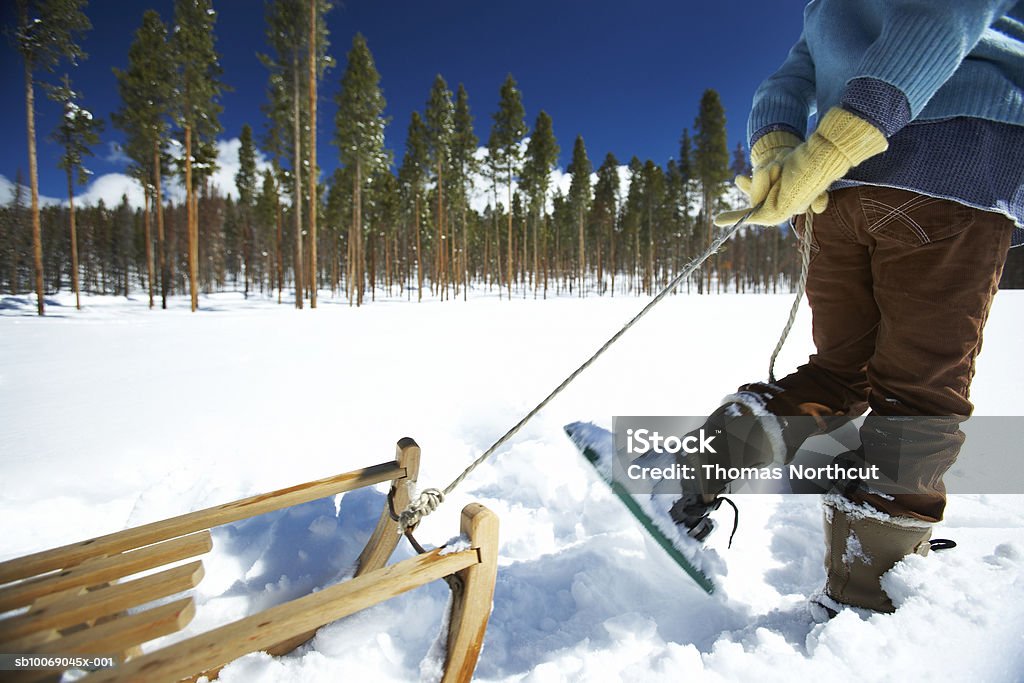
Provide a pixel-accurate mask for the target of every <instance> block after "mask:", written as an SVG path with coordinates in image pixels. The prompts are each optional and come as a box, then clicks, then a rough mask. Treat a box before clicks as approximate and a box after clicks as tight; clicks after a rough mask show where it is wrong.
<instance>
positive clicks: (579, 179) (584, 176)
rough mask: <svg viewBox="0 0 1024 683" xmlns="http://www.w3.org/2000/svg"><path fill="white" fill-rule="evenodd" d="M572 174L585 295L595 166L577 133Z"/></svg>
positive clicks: (581, 286)
mask: <svg viewBox="0 0 1024 683" xmlns="http://www.w3.org/2000/svg"><path fill="white" fill-rule="evenodd" d="M566 170H568V172H569V173H570V174H572V184H571V185H569V197H568V199H569V205H570V206H571V207H572V210H573V213H574V214H575V216H576V222H577V227H578V230H579V231H578V242H577V244H578V246H579V261H578V262H577V264H576V266H577V267H576V272H577V274H578V276H579V295H580V296H583V295H584V292H585V289H586V274H587V255H586V233H585V228H586V215H587V212H588V211H589V210H590V198H591V187H590V172H591V171H592V170H593V167H592V166H591V165H590V159H589V158H587V147H586V145H584V144H583V136H582V135H577V136H576V142H575V143H573V147H572V162H571V163H570V164H569V168H568V169H566Z"/></svg>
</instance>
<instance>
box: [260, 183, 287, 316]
mask: <svg viewBox="0 0 1024 683" xmlns="http://www.w3.org/2000/svg"><path fill="white" fill-rule="evenodd" d="M279 203H280V196H279V194H278V189H277V178H276V176H275V175H274V171H273V170H272V169H269V168H267V169H264V171H263V176H262V183H261V185H260V193H259V196H258V197H257V198H256V208H255V214H256V217H257V225H258V226H259V231H260V239H259V243H260V244H262V245H263V252H262V253H261V256H262V257H263V265H262V269H263V275H264V278H266V279H268V280H269V282H268V285H269V287H270V288H271V289H273V287H274V282H275V281H276V277H277V272H278V271H277V265H278V260H277V259H278V251H277V249H276V248H275V249H274V251H273V252H271V251H267V250H268V249H269V248H270V247H269V245H270V244H276V237H277V225H278V223H277V216H278V208H279ZM260 282H261V284H260V289H261V290H262V287H263V285H262V282H263V280H262V279H261V281H260ZM278 292H279V293H280V289H278ZM278 303H281V302H280V300H278Z"/></svg>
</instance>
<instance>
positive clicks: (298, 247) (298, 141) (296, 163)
mask: <svg viewBox="0 0 1024 683" xmlns="http://www.w3.org/2000/svg"><path fill="white" fill-rule="evenodd" d="M292 82H293V83H294V92H293V97H292V141H293V143H294V144H293V148H294V155H293V163H292V175H294V176H295V178H294V181H295V194H294V195H293V196H292V197H293V199H292V211H293V212H294V213H295V308H302V283H303V282H304V280H303V274H302V265H303V264H302V135H301V126H300V125H299V124H300V123H301V122H300V121H299V58H298V56H293V57H292Z"/></svg>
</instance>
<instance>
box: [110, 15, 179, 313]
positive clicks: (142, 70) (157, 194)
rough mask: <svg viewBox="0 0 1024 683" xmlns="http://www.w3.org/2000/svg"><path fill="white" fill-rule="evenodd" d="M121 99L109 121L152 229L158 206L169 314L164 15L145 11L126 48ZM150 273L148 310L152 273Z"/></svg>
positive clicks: (168, 69) (168, 74) (168, 78)
mask: <svg viewBox="0 0 1024 683" xmlns="http://www.w3.org/2000/svg"><path fill="white" fill-rule="evenodd" d="M114 75H115V76H116V77H117V82H118V89H119V91H120V94H121V109H120V110H118V111H117V112H115V113H114V114H113V115H112V116H111V119H112V121H113V123H114V125H115V126H117V127H118V128H120V129H121V130H123V131H124V132H125V135H126V137H127V141H126V143H125V144H124V146H123V147H124V150H125V152H126V153H127V155H128V157H129V158H131V160H132V165H131V167H130V168H129V173H130V174H131V175H132V176H133V177H134V178H136V179H137V180H138V181H139V183H141V184H142V188H143V193H144V194H145V196H146V208H145V223H146V226H147V231H148V226H149V205H150V199H151V198H152V199H154V200H155V204H156V225H157V259H156V260H157V266H158V268H157V269H158V270H159V272H160V294H161V300H162V307H163V308H167V294H168V287H169V285H170V283H169V279H170V278H169V274H168V270H167V255H166V253H165V252H166V246H165V239H164V211H163V187H162V181H161V172H162V170H163V168H162V167H163V165H164V163H165V161H164V154H163V151H162V148H163V146H164V144H165V142H166V136H167V123H166V121H165V118H164V117H165V115H166V114H167V111H168V108H169V107H170V98H171V93H170V88H171V86H172V81H173V68H172V64H171V60H170V57H169V55H168V45H167V29H166V28H165V26H164V24H163V22H162V21H161V20H160V15H159V14H157V13H156V12H155V11H153V10H147V11H146V13H145V14H143V15H142V25H141V26H140V27H139V29H138V31H136V33H135V40H134V41H132V44H131V47H129V48H128V68H127V69H126V70H124V71H122V70H120V69H114ZM151 242H152V241H151V239H149V238H148V237H147V239H146V244H147V264H148V262H149V261H151V260H152V243H151ZM149 270H150V278H149V279H150V286H149V289H150V307H152V292H153V279H154V278H153V273H152V270H153V269H152V268H149Z"/></svg>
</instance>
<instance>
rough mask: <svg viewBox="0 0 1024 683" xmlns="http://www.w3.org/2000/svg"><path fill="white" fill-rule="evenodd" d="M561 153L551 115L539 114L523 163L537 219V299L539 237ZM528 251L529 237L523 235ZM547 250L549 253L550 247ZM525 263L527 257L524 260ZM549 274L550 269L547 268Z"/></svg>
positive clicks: (525, 183)
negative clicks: (527, 239) (527, 240)
mask: <svg viewBox="0 0 1024 683" xmlns="http://www.w3.org/2000/svg"><path fill="white" fill-rule="evenodd" d="M560 151H561V150H559V148H558V142H557V141H556V140H555V133H554V130H553V127H552V121H551V116H549V115H548V113H547V112H546V111H541V112H540V113H539V114H537V121H536V122H535V123H534V125H533V133H531V134H530V142H529V144H528V145H527V146H526V160H525V161H524V162H523V177H522V183H521V184H522V188H523V191H524V192H525V193H526V197H527V201H528V202H529V207H530V212H531V213H532V214H533V216H534V220H533V278H534V280H533V282H534V290H533V294H534V298H536V296H537V281H538V279H539V278H540V269H539V263H538V261H539V256H538V253H539V245H538V234H541V233H543V231H544V213H545V208H546V207H545V205H546V203H547V196H548V190H549V189H550V188H551V171H552V170H553V169H554V167H555V164H556V163H558V155H559V153H560ZM523 244H524V249H525V244H526V236H525V235H524V236H523ZM544 246H545V251H546V246H547V245H546V244H545V245H544ZM524 260H525V258H524ZM545 271H546V269H545ZM544 296H545V298H547V273H546V272H545V275H544Z"/></svg>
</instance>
